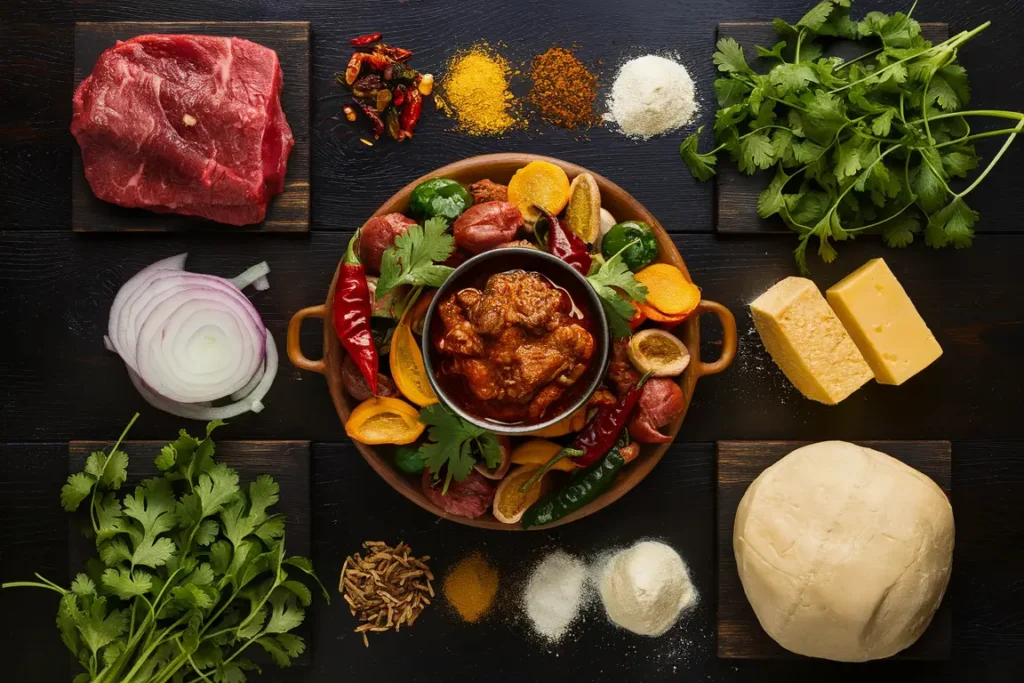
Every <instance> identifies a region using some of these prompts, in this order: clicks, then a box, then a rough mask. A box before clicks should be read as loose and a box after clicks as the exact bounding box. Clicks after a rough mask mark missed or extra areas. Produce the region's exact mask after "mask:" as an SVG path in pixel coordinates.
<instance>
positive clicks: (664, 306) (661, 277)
mask: <svg viewBox="0 0 1024 683" xmlns="http://www.w3.org/2000/svg"><path fill="white" fill-rule="evenodd" d="M636 280H637V282H640V283H641V284H643V285H644V286H646V287H647V300H646V301H645V302H644V303H646V304H647V305H648V306H650V307H653V308H656V309H657V310H659V311H661V312H662V313H664V314H666V315H669V316H673V317H675V316H679V315H685V314H687V313H690V312H691V311H692V310H694V309H695V308H697V304H699V303H700V288H699V287H698V286H697V285H695V284H693V283H692V282H690V281H689V280H687V279H686V276H685V275H683V271H681V270H679V269H678V268H676V267H675V266H673V265H670V264H668V263H652V264H651V265H649V266H647V267H646V268H644V269H642V270H641V271H640V272H638V273H637V274H636Z"/></svg>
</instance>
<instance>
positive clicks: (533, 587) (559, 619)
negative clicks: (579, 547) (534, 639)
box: [523, 550, 587, 642]
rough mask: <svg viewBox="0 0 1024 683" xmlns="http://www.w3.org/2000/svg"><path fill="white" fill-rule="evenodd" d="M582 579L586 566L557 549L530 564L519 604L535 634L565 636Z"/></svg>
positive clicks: (577, 603) (554, 637)
mask: <svg viewBox="0 0 1024 683" xmlns="http://www.w3.org/2000/svg"><path fill="white" fill-rule="evenodd" d="M586 579H587V567H586V565H585V564H584V563H583V562H582V561H580V560H579V559H577V558H575V557H573V556H572V555H570V554H568V553H566V552H563V551H561V550H556V551H555V552H553V553H551V554H550V555H548V556H547V557H545V558H544V559H543V560H541V561H540V563H539V564H537V566H536V567H534V569H533V573H532V574H530V580H529V582H528V583H527V584H526V594H525V595H524V597H523V607H524V608H525V610H526V615H527V616H528V617H529V618H530V621H531V622H532V624H533V629H534V630H535V631H536V632H537V633H538V634H539V635H541V636H543V637H544V638H546V639H548V640H550V641H552V642H557V641H558V640H560V639H561V638H562V636H564V635H565V633H566V631H568V630H569V626H570V625H572V622H573V621H574V620H575V619H576V617H577V616H578V615H579V613H580V607H581V606H582V604H583V591H584V584H585V583H586Z"/></svg>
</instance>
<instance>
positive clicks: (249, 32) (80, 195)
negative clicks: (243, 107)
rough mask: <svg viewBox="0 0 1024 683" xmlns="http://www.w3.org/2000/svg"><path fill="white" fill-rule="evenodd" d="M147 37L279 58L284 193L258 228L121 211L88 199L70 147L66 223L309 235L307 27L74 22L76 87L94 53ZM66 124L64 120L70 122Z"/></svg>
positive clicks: (82, 227)
mask: <svg viewBox="0 0 1024 683" xmlns="http://www.w3.org/2000/svg"><path fill="white" fill-rule="evenodd" d="M146 33H194V34H202V35H216V36H227V37H231V36H237V37H239V38H245V39H246V40H251V41H253V42H255V43H259V44H261V45H264V46H266V47H269V48H271V49H272V50H274V51H276V52H277V56H278V59H279V60H280V62H281V70H282V72H283V73H284V87H283V88H282V89H281V108H282V109H283V110H284V114H285V116H286V117H287V118H288V125H289V126H291V129H292V135H293V136H294V137H295V147H294V148H292V152H291V155H290V156H289V157H288V171H287V174H286V175H285V183H284V191H283V192H282V193H281V194H279V195H277V196H276V197H274V198H273V199H271V200H270V205H269V206H268V207H267V216H266V218H265V219H264V220H263V222H262V223H259V224H257V225H248V226H244V227H237V226H233V225H224V224H221V223H216V222H213V221H207V220H203V219H201V218H195V217H190V216H179V215H176V214H159V213H154V212H152V211H146V210H144V209H126V208H124V207H120V206H117V205H115V204H110V203H108V202H104V201H101V200H99V199H97V198H96V196H95V195H93V193H92V190H91V189H90V188H89V183H88V181H87V180H86V179H85V173H84V171H83V170H82V152H81V149H80V148H79V146H78V144H77V143H75V142H72V145H73V149H74V151H73V153H72V161H71V225H72V229H73V230H75V231H76V232H183V231H190V230H192V231H194V230H204V231H209V230H223V231H227V232H308V231H309V215H310V209H309V203H310V201H309V174H310V171H309V160H310V138H309V128H310V94H309V92H310V90H309V89H310V85H309V78H310V50H309V22H307V21H175V22H169V21H118V22H100V23H97V22H81V21H80V22H77V23H76V24H75V57H74V65H75V67H74V68H75V79H74V82H75V87H76V88H77V87H78V84H79V83H81V82H82V80H83V79H84V78H85V77H86V76H88V75H89V74H90V73H91V72H92V69H93V66H94V65H95V64H96V60H97V59H98V58H99V56H100V54H102V53H103V51H104V50H106V49H107V48H110V47H113V46H114V43H115V42H117V41H118V40H127V39H129V38H134V37H135V36H138V35H143V34H146ZM69 125H70V122H69Z"/></svg>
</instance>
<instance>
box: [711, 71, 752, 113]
mask: <svg viewBox="0 0 1024 683" xmlns="http://www.w3.org/2000/svg"><path fill="white" fill-rule="evenodd" d="M749 92H750V86H749V85H747V84H746V83H744V82H743V81H738V80H736V79H735V78H718V79H716V80H715V95H716V96H717V97H718V106H719V107H731V106H733V105H734V104H742V103H743V98H744V96H745V95H746V94H747V93H749Z"/></svg>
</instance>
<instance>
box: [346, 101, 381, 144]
mask: <svg viewBox="0 0 1024 683" xmlns="http://www.w3.org/2000/svg"><path fill="white" fill-rule="evenodd" d="M352 102H353V103H355V105H356V106H357V107H359V109H360V110H361V111H362V112H363V113H364V114H366V118H368V119H370V129H371V130H372V131H373V137H375V138H379V137H380V135H381V133H383V132H384V120H383V119H382V118H381V117H380V113H378V111H377V110H376V109H374V108H373V107H371V106H370V105H368V104H366V103H364V102H360V101H359V100H352Z"/></svg>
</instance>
